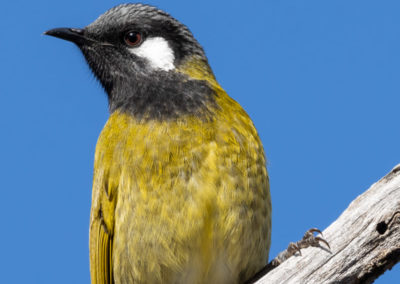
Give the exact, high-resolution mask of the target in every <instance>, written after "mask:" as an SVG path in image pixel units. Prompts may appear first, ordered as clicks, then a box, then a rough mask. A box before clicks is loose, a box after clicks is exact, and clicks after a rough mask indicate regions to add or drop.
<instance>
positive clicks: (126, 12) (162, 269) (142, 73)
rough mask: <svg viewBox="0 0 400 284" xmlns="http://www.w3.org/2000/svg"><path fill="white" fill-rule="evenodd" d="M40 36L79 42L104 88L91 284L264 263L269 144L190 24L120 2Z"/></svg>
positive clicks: (196, 277)
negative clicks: (80, 23) (79, 24)
mask: <svg viewBox="0 0 400 284" xmlns="http://www.w3.org/2000/svg"><path fill="white" fill-rule="evenodd" d="M45 34H46V35H49V36H53V37H56V38H60V39H63V40H67V41H70V42H72V43H74V44H75V45H76V46H77V47H78V48H79V49H80V50H81V51H82V53H83V56H84V58H85V59H86V62H87V64H88V65H89V67H90V69H91V71H92V72H93V74H94V75H95V77H96V78H97V79H98V80H99V82H100V84H101V86H102V87H103V88H104V91H105V93H106V95H107V97H108V104H109V113H110V115H109V118H108V120H107V122H106V124H105V126H104V128H103V130H102V131H101V133H100V136H99V138H98V141H97V145H96V150H95V159H94V173H93V188H92V204H91V212H90V229H89V255H90V257H89V258H90V275H91V283H94V284H99V283H101V284H103V283H116V284H119V283H244V282H245V281H247V280H248V279H249V278H251V277H252V276H253V275H254V274H255V273H257V272H258V271H259V270H260V269H262V268H263V267H264V266H265V265H266V264H267V262H268V253H269V247H270V242H271V241H270V240H271V197H270V188H269V177H268V172H267V168H266V157H265V153H264V148H263V145H262V143H261V140H260V137H259V135H258V132H257V130H256V128H255V126H254V124H253V122H252V120H251V119H250V117H249V115H248V114H247V113H246V112H245V110H244V109H243V108H242V107H241V106H240V105H239V103H237V102H236V101H235V100H234V99H232V98H231V97H230V96H229V95H228V94H227V93H226V92H225V91H224V89H223V88H222V87H221V86H220V85H219V83H218V82H217V79H216V77H215V75H214V73H213V71H212V69H211V67H210V64H209V62H208V59H207V57H206V55H205V52H204V49H203V48H202V46H201V45H200V44H199V42H198V41H197V40H196V39H195V37H194V36H193V34H192V32H191V31H190V30H189V28H188V27H186V26H185V25H184V24H182V23H181V22H179V21H178V20H177V19H175V18H173V17H172V16H171V15H170V14H168V13H167V12H165V11H163V10H160V9H159V8H157V7H154V6H150V5H146V4H121V5H118V6H115V7H113V8H111V9H110V10H108V11H106V12H105V13H104V14H102V15H100V16H99V17H98V18H97V19H96V20H95V21H94V22H93V23H91V24H89V25H88V26H86V27H84V28H55V29H51V30H48V31H47V32H45ZM227 68H232V67H228V66H227ZM246 95H248V96H255V95H256V94H246Z"/></svg>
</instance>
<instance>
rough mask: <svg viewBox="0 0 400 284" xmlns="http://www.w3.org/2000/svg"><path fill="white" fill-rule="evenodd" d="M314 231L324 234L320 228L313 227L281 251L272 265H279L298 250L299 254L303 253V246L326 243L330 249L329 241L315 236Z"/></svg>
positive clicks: (317, 245) (316, 245)
mask: <svg viewBox="0 0 400 284" xmlns="http://www.w3.org/2000/svg"><path fill="white" fill-rule="evenodd" d="M314 233H319V234H321V236H322V232H321V231H320V230H318V229H317V228H312V229H310V230H308V231H307V232H306V233H305V234H304V236H303V238H302V239H301V240H300V241H298V242H295V243H290V244H289V246H288V248H287V249H286V250H284V251H282V252H281V253H279V254H278V255H277V256H276V257H275V258H274V259H273V260H272V261H271V266H272V267H274V268H275V267H277V266H278V265H280V264H281V263H282V262H284V261H285V260H287V259H288V258H290V257H291V256H293V255H295V254H296V253H297V252H298V253H299V255H301V249H303V248H308V247H322V246H321V243H324V244H325V245H326V246H327V247H328V248H329V249H330V246H329V243H328V242H327V241H326V240H325V239H323V238H321V237H318V236H317V237H316V236H314Z"/></svg>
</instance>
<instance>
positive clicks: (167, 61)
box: [129, 37, 175, 71]
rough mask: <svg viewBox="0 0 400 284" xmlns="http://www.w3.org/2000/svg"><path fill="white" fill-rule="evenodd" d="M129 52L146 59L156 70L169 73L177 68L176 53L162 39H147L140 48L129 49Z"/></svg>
mask: <svg viewBox="0 0 400 284" xmlns="http://www.w3.org/2000/svg"><path fill="white" fill-rule="evenodd" d="M129 51H130V52H132V53H133V54H135V55H137V56H140V57H143V58H146V59H147V60H148V61H149V62H150V64H151V67H152V68H154V69H162V70H165V71H168V70H172V69H174V68H175V65H174V60H175V56H174V51H173V50H172V48H171V47H170V46H169V44H168V41H166V40H165V39H164V38H162V37H151V38H147V39H145V40H144V42H143V43H142V44H141V45H140V46H138V47H134V48H129Z"/></svg>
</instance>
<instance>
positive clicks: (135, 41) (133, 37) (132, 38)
mask: <svg viewBox="0 0 400 284" xmlns="http://www.w3.org/2000/svg"><path fill="white" fill-rule="evenodd" d="M124 41H125V43H126V44H127V45H129V46H137V45H139V44H140V43H141V42H142V35H141V34H140V33H138V32H134V31H129V32H127V33H125V35H124Z"/></svg>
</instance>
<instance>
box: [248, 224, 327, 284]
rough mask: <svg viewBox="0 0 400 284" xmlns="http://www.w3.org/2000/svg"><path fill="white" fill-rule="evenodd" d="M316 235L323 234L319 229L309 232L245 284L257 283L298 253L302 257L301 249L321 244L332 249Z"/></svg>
mask: <svg viewBox="0 0 400 284" xmlns="http://www.w3.org/2000/svg"><path fill="white" fill-rule="evenodd" d="M314 233H319V234H321V236H322V232H321V231H320V230H318V229H317V228H312V229H310V230H308V231H307V232H306V233H305V234H304V236H303V238H302V239H301V240H300V241H298V242H295V243H290V244H289V246H288V247H287V249H286V250H284V251H282V252H280V253H279V254H278V255H277V256H276V257H275V258H274V259H273V260H272V261H271V262H270V263H268V264H267V265H266V266H265V267H263V269H261V270H260V271H259V272H257V274H256V275H254V276H253V277H252V278H251V279H249V280H248V281H246V282H245V283H246V284H251V283H254V282H256V281H257V280H258V279H260V278H262V277H263V276H264V275H265V274H267V273H268V272H270V271H271V270H272V269H274V268H276V267H277V266H279V265H280V264H281V263H282V262H284V261H286V260H287V259H288V258H290V257H291V256H293V255H295V254H296V252H298V253H299V255H301V250H300V249H302V248H308V247H321V244H320V243H324V244H325V245H326V246H327V247H328V248H329V249H330V246H329V243H328V242H327V241H326V240H325V239H323V238H321V237H316V236H314Z"/></svg>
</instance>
